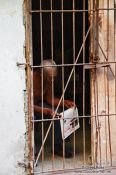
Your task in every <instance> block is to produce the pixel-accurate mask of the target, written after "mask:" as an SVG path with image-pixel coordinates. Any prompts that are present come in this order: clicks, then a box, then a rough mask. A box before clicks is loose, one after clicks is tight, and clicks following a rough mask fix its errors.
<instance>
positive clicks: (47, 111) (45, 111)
mask: <svg viewBox="0 0 116 175" xmlns="http://www.w3.org/2000/svg"><path fill="white" fill-rule="evenodd" d="M34 112H36V113H40V114H41V115H42V112H43V114H44V115H48V116H50V118H52V117H53V116H54V117H57V116H59V114H57V113H55V111H53V110H52V109H50V108H43V110H42V107H40V106H38V105H34Z"/></svg>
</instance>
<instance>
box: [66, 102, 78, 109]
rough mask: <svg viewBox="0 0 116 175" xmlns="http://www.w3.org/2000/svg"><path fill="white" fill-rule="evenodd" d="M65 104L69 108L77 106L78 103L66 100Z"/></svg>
mask: <svg viewBox="0 0 116 175" xmlns="http://www.w3.org/2000/svg"><path fill="white" fill-rule="evenodd" d="M64 106H65V107H67V108H71V107H76V104H75V103H74V102H73V101H71V100H64Z"/></svg>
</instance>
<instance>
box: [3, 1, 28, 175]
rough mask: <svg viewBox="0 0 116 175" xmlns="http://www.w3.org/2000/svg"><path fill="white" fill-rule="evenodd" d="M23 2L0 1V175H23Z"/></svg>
mask: <svg viewBox="0 0 116 175" xmlns="http://www.w3.org/2000/svg"><path fill="white" fill-rule="evenodd" d="M22 5H23V0H0V175H22V174H23V175H24V174H25V173H24V168H23V167H22V166H19V165H18V162H19V163H23V162H24V152H25V135H24V134H25V115H24V92H23V90H24V89H25V70H24V69H23V68H18V67H17V65H16V63H17V62H24V61H25V60H24V49H23V45H24V42H25V31H24V26H23V9H22Z"/></svg>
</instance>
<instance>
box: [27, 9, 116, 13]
mask: <svg viewBox="0 0 116 175" xmlns="http://www.w3.org/2000/svg"><path fill="white" fill-rule="evenodd" d="M99 10H116V8H99V9H93V10H76V9H75V10H64V9H63V10H60V9H59V10H30V13H62V12H64V13H66V12H68V13H69V12H95V11H99Z"/></svg>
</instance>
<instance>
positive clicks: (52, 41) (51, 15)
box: [50, 0, 54, 171]
mask: <svg viewBox="0 0 116 175" xmlns="http://www.w3.org/2000/svg"><path fill="white" fill-rule="evenodd" d="M52 3H53V1H52V0H51V1H50V9H51V10H52V5H53V4H52ZM50 20H51V59H52V61H53V43H54V40H53V13H52V12H51V13H50ZM52 72H53V69H52ZM52 75H53V73H52ZM52 110H53V111H54V80H53V76H52ZM52 119H53V117H52ZM53 170H54V122H53V124H52V171H53Z"/></svg>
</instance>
